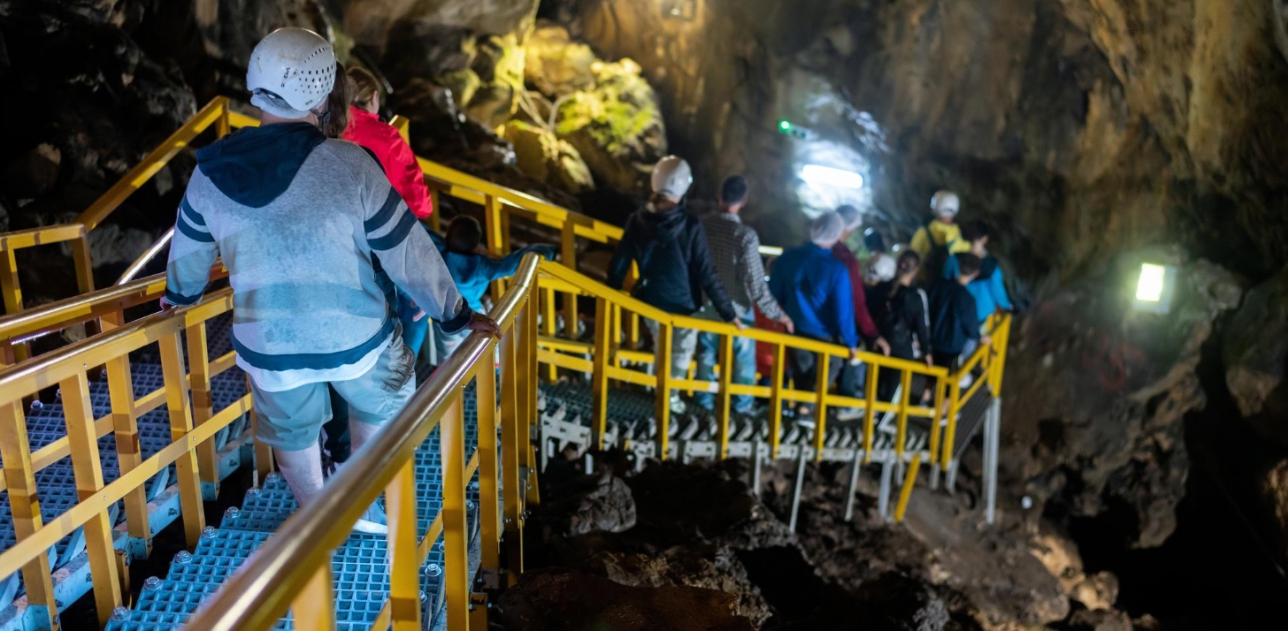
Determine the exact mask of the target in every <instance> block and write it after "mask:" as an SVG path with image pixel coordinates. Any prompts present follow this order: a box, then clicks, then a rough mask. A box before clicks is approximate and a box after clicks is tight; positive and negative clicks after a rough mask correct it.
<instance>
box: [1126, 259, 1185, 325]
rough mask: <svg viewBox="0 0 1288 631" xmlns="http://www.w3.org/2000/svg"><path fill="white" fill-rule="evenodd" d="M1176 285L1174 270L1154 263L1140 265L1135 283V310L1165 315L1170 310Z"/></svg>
mask: <svg viewBox="0 0 1288 631" xmlns="http://www.w3.org/2000/svg"><path fill="white" fill-rule="evenodd" d="M1175 285H1176V268H1174V267H1170V266H1167V265H1157V264H1155V263H1142V264H1141V266H1140V278H1139V279H1138V280H1137V281H1136V309H1137V310H1139V311H1153V312H1155V313H1167V312H1168V310H1169V309H1170V308H1171V302H1172V293H1173V291H1174V289H1175Z"/></svg>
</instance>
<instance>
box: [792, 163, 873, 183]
mask: <svg viewBox="0 0 1288 631" xmlns="http://www.w3.org/2000/svg"><path fill="white" fill-rule="evenodd" d="M801 179H802V180H805V182H806V183H808V184H809V185H810V186H835V187H837V188H863V176H862V175H860V174H858V173H855V172H854V171H846V170H844V169H835V168H832V167H825V166H822V165H819V164H807V165H805V166H803V167H801Z"/></svg>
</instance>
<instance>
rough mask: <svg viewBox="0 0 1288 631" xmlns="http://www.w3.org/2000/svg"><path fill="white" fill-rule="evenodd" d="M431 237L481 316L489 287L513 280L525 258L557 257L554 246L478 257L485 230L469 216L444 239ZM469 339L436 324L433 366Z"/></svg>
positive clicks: (458, 220) (454, 220) (456, 220)
mask: <svg viewBox="0 0 1288 631" xmlns="http://www.w3.org/2000/svg"><path fill="white" fill-rule="evenodd" d="M430 237H431V238H432V239H433V240H434V243H435V244H436V245H438V249H439V251H441V252H442V254H443V262H444V263H446V264H447V271H448V273H450V274H451V275H452V280H454V281H456V288H457V290H459V291H460V292H461V297H462V298H464V299H465V302H466V303H467V304H469V305H470V308H472V309H474V310H475V311H478V312H479V313H483V312H484V310H483V295H484V294H486V293H487V289H488V286H489V285H491V284H492V281H495V280H497V279H500V278H508V277H510V276H514V274H515V272H518V271H519V263H522V262H523V256H524V255H525V254H527V253H529V252H536V253H537V254H540V255H541V256H543V257H545V258H546V260H554V256H555V248H554V246H552V245H544V244H537V245H529V246H527V247H525V248H521V249H519V250H516V251H514V252H513V253H511V254H508V255H506V256H503V257H501V258H499V259H494V258H492V257H490V256H487V255H484V254H479V253H478V252H477V250H478V247H479V242H480V241H482V240H483V227H482V226H480V225H479V222H478V220H477V219H475V218H473V217H470V216H469V215H457V216H456V217H453V218H452V222H451V223H449V224H448V225H447V234H446V236H445V237H443V238H440V237H439V236H438V235H436V234H433V233H432V232H431V233H430ZM466 337H469V335H468V334H462V333H448V332H446V331H444V330H443V328H442V327H441V326H439V323H438V322H434V356H433V357H431V358H430V363H431V364H434V365H438V364H441V363H443V361H445V360H446V359H447V358H448V357H449V356H451V354H452V353H453V352H454V351H455V350H456V348H457V347H458V346H460V345H461V342H464V341H465V338H466Z"/></svg>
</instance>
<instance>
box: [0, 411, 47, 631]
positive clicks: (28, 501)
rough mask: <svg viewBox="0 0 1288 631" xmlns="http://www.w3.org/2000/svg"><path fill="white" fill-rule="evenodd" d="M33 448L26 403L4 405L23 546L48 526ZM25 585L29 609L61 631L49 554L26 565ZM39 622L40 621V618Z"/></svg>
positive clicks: (1, 442)
mask: <svg viewBox="0 0 1288 631" xmlns="http://www.w3.org/2000/svg"><path fill="white" fill-rule="evenodd" d="M30 445H31V443H30V442H28V439H27V423H26V420H25V419H24V418H23V413H22V402H21V401H11V402H9V403H6V404H2V405H0V457H2V458H4V477H5V483H6V485H7V486H8V491H9V508H10V511H11V512H12V513H13V531H14V534H15V535H17V539H18V544H17V545H19V546H21V545H22V542H23V540H24V539H26V538H27V537H30V536H32V535H34V534H36V531H38V530H40V528H41V526H43V525H44V521H43V518H42V517H41V514H40V500H39V499H38V496H37V494H36V473H35V471H34V470H33V468H32V466H31V449H30ZM22 583H23V586H24V587H26V589H27V603H28V607H36V608H39V609H43V610H45V612H46V613H47V614H48V616H49V618H48V622H49V628H50V629H52V630H53V631H57V630H58V629H59V628H60V625H59V622H58V602H57V601H56V600H55V599H54V580H53V577H52V575H51V573H50V571H49V553H47V552H44V551H41V553H40V554H38V555H36V556H35V557H34V558H32V559H31V560H30V561H28V562H27V563H26V564H24V565H23V566H22ZM36 619H37V620H39V616H37V618H36ZM41 622H43V621H41Z"/></svg>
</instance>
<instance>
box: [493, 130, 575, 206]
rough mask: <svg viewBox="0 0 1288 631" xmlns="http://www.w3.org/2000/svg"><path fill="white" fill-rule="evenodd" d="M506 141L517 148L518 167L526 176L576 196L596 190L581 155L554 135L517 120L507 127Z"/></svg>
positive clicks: (515, 151) (515, 149) (515, 150)
mask: <svg viewBox="0 0 1288 631" xmlns="http://www.w3.org/2000/svg"><path fill="white" fill-rule="evenodd" d="M505 139H506V140H508V141H510V143H511V144H513V145H514V153H515V157H516V158H517V160H518V167H519V170H520V171H523V173H524V175H527V176H528V177H531V178H532V179H534V180H538V181H541V182H545V183H547V184H550V185H552V186H557V187H559V188H561V189H563V190H565V191H568V192H569V193H573V194H577V193H582V192H585V191H588V190H591V189H593V188H594V187H595V181H594V178H592V177H591V174H590V168H589V167H587V166H586V163H585V161H583V160H582V159H581V154H580V153H578V152H577V150H576V149H575V148H573V146H572V145H571V144H569V143H567V142H566V141H563V140H560V139H559V138H558V137H556V136H555V135H554V133H552V132H549V131H546V130H544V129H542V128H540V127H538V126H536V125H531V124H528V123H525V122H523V121H518V120H515V121H510V122H509V123H507V124H506V126H505Z"/></svg>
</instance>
